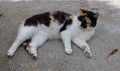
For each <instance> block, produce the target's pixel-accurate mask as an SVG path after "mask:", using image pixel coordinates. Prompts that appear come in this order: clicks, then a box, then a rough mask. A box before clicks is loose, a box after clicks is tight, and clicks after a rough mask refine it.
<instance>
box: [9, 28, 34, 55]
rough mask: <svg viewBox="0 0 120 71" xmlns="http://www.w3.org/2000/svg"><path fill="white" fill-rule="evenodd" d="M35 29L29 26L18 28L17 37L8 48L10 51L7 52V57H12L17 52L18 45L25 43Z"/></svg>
mask: <svg viewBox="0 0 120 71" xmlns="http://www.w3.org/2000/svg"><path fill="white" fill-rule="evenodd" d="M34 30H35V27H30V26H22V27H20V29H19V31H18V36H17V38H16V39H15V41H14V43H13V45H12V46H11V47H10V49H9V50H8V51H7V55H8V56H9V57H12V56H13V55H14V53H15V51H16V50H17V48H18V47H19V46H20V44H21V43H22V42H23V41H25V40H26V39H29V38H30V37H31V36H32V35H33V33H34Z"/></svg>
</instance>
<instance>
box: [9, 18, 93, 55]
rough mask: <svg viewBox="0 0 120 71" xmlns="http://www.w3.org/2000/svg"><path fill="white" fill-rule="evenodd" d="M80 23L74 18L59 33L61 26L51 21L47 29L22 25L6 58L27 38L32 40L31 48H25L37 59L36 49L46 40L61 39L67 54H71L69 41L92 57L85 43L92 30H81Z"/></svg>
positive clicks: (89, 28) (43, 26) (91, 34)
mask: <svg viewBox="0 0 120 71" xmlns="http://www.w3.org/2000/svg"><path fill="white" fill-rule="evenodd" d="M80 24H81V22H79V21H78V19H77V17H76V16H74V20H73V23H72V24H71V25H69V26H67V29H66V30H64V31H62V32H60V34H59V30H60V28H61V27H62V26H63V25H60V24H59V23H57V22H53V21H51V24H50V26H49V27H46V26H45V25H43V24H41V25H40V24H39V26H37V27H34V26H23V24H21V25H20V29H19V32H18V36H17V38H16V40H15V42H14V43H13V45H12V46H11V48H10V49H9V50H8V54H7V55H8V56H13V55H14V53H15V51H16V50H17V48H18V46H19V45H20V44H21V43H22V42H23V41H25V40H26V39H28V38H30V37H31V38H32V42H31V43H30V46H31V47H32V48H29V47H27V50H28V52H29V53H30V54H32V55H33V56H35V57H37V47H38V46H41V45H42V44H43V43H44V42H45V41H46V40H48V39H53V38H61V39H62V40H63V44H64V47H65V52H66V53H67V54H71V53H72V48H71V41H72V42H73V43H75V44H76V45H78V46H79V47H80V48H81V47H82V46H84V45H85V46H87V48H86V49H85V51H84V52H85V53H86V52H88V53H89V54H90V56H92V54H91V51H90V48H89V46H88V44H87V43H86V41H87V40H89V39H90V38H91V37H92V36H93V34H94V32H95V31H94V28H91V27H88V28H87V29H82V28H81V27H80Z"/></svg>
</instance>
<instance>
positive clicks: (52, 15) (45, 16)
mask: <svg viewBox="0 0 120 71" xmlns="http://www.w3.org/2000/svg"><path fill="white" fill-rule="evenodd" d="M69 16H70V14H68V13H65V12H62V11H54V12H45V13H41V14H36V15H34V16H32V17H30V18H27V19H26V20H25V24H24V26H38V25H41V24H43V25H45V26H46V27H49V26H50V25H51V22H56V23H58V24H63V23H64V22H65V20H66V19H67V18H68V17H69Z"/></svg>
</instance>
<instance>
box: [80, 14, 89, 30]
mask: <svg viewBox="0 0 120 71" xmlns="http://www.w3.org/2000/svg"><path fill="white" fill-rule="evenodd" d="M84 18H85V16H78V20H79V21H81V25H80V26H81V27H83V28H87V25H86V20H85V19H84Z"/></svg>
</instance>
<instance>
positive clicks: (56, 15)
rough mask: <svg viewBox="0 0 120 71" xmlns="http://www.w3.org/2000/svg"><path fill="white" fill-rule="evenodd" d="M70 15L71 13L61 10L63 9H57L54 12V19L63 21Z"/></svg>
mask: <svg viewBox="0 0 120 71" xmlns="http://www.w3.org/2000/svg"><path fill="white" fill-rule="evenodd" d="M69 16H70V14H68V13H65V12H61V11H55V12H54V13H53V17H54V19H56V20H58V21H59V23H63V22H64V21H65V20H66V19H67V18H68V17H69Z"/></svg>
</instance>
